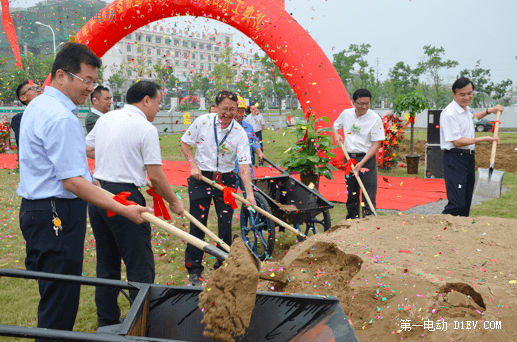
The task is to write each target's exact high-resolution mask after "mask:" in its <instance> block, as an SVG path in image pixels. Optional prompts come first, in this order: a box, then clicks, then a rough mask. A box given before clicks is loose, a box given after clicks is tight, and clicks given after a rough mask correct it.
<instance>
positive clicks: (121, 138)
mask: <svg viewBox="0 0 517 342" xmlns="http://www.w3.org/2000/svg"><path fill="white" fill-rule="evenodd" d="M86 144H87V145H88V146H90V147H93V148H95V172H94V174H93V177H94V178H97V179H101V180H105V181H108V182H115V183H133V184H135V185H137V186H144V185H145V184H147V170H146V167H145V166H146V165H162V156H161V152H160V141H159V138H158V130H157V129H156V127H154V126H153V124H152V123H150V122H149V121H147V117H146V116H145V114H144V113H143V112H142V111H141V110H140V109H138V108H137V107H135V106H132V105H129V104H127V105H125V106H124V108H122V109H121V110H114V111H111V112H108V113H106V114H104V115H103V116H101V117H100V118H99V121H97V124H96V125H95V127H94V128H93V129H92V131H91V132H90V133H89V134H88V135H87V136H86Z"/></svg>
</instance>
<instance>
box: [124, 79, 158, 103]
mask: <svg viewBox="0 0 517 342" xmlns="http://www.w3.org/2000/svg"><path fill="white" fill-rule="evenodd" d="M161 89H162V88H160V86H159V85H158V84H156V83H154V82H151V81H139V82H137V83H135V84H133V85H132V86H131V88H129V89H128V91H127V95H126V101H127V103H128V104H133V103H138V102H140V101H142V100H143V99H144V97H146V96H149V97H150V98H152V99H154V98H155V97H156V95H157V94H158V90H161Z"/></svg>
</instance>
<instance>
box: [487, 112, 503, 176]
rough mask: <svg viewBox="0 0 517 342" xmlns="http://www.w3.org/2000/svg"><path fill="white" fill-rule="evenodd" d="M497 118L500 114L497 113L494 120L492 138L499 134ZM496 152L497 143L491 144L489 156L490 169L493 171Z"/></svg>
mask: <svg viewBox="0 0 517 342" xmlns="http://www.w3.org/2000/svg"><path fill="white" fill-rule="evenodd" d="M499 118H501V112H499V111H498V112H497V119H495V127H494V137H496V136H497V135H498V134H499ZM496 150H497V141H494V142H492V154H491V155H490V168H491V169H493V168H494V165H495V152H496Z"/></svg>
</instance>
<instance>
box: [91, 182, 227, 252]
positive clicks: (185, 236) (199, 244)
mask: <svg viewBox="0 0 517 342" xmlns="http://www.w3.org/2000/svg"><path fill="white" fill-rule="evenodd" d="M100 189H101V190H102V191H104V193H105V194H106V195H108V196H109V197H111V198H113V197H114V196H115V195H113V194H112V193H111V192H109V191H107V190H104V189H103V188H100ZM141 216H142V218H143V219H144V220H146V221H147V222H149V223H152V224H154V225H155V226H157V227H160V228H161V229H163V230H165V231H167V232H169V233H171V234H172V235H174V236H176V237H178V238H180V239H182V240H185V241H187V242H188V243H190V244H192V245H193V246H195V247H196V248H199V249H200V250H202V251H205V252H207V253H209V254H210V255H213V256H215V257H216V258H217V259H219V260H225V259H226V258H227V257H228V253H226V252H224V251H222V250H220V249H219V248H217V247H215V246H212V245H210V244H208V243H206V242H205V241H203V240H200V239H198V238H197V237H195V236H192V235H190V234H189V233H186V232H184V231H183V230H181V229H179V228H176V227H174V226H173V225H172V224H170V223H167V222H165V221H163V220H162V219H160V218H158V217H156V216H154V215H152V214H151V213H142V214H141Z"/></svg>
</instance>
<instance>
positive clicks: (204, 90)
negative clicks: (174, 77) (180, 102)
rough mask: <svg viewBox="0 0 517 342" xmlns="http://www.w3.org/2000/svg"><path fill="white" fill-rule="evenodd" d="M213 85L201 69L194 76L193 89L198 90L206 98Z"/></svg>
mask: <svg viewBox="0 0 517 342" xmlns="http://www.w3.org/2000/svg"><path fill="white" fill-rule="evenodd" d="M211 86H212V84H211V83H210V79H209V78H208V77H206V76H204V75H203V73H202V72H201V71H199V72H198V73H197V74H194V77H193V78H192V91H198V92H200V93H201V95H202V96H203V97H204V98H206V96H207V94H208V91H209V90H210V87H211Z"/></svg>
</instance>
